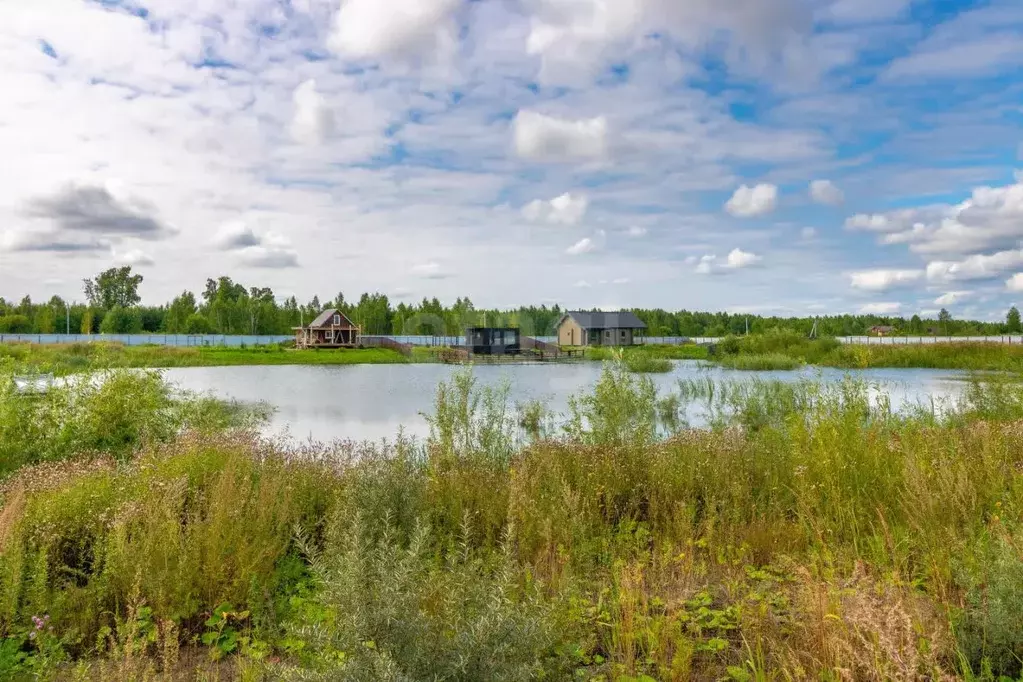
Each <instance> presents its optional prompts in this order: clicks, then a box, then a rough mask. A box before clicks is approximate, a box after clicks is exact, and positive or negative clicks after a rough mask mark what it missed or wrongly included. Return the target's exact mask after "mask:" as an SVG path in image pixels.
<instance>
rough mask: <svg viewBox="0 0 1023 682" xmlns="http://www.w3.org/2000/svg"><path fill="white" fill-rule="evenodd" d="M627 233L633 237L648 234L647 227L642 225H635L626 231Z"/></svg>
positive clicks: (637, 237)
mask: <svg viewBox="0 0 1023 682" xmlns="http://www.w3.org/2000/svg"><path fill="white" fill-rule="evenodd" d="M626 234H627V235H629V236H630V237H632V238H633V239H639V238H640V237H645V236H646V234H647V229H646V228H645V227H643V226H641V225H633V226H632V227H630V228H629V229H628V230H627V231H626Z"/></svg>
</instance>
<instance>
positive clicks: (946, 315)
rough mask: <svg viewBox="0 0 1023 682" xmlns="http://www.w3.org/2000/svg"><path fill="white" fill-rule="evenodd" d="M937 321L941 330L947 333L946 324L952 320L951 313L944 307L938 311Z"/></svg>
mask: <svg viewBox="0 0 1023 682" xmlns="http://www.w3.org/2000/svg"><path fill="white" fill-rule="evenodd" d="M938 322H940V323H941V331H943V332H944V333H945V335H946V336H947V335H948V326H949V324H950V323H951V322H952V313H950V312H948V311H947V310H945V309H944V308H942V309H941V312H940V313H938Z"/></svg>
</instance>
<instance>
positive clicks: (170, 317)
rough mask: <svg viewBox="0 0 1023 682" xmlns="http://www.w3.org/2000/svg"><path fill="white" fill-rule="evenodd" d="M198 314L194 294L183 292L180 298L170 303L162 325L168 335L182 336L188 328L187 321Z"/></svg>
mask: <svg viewBox="0 0 1023 682" xmlns="http://www.w3.org/2000/svg"><path fill="white" fill-rule="evenodd" d="M197 312H199V309H198V308H197V307H196V302H195V294H193V293H192V292H191V291H184V292H182V293H181V295H180V296H178V297H177V298H175V299H174V300H173V301H171V304H170V307H169V308H168V309H167V316H166V317H165V318H164V325H165V327H166V329H167V332H168V333H170V334H182V333H185V330H186V329H187V326H188V320H189V318H191V317H192V315H195V314H196V313H197Z"/></svg>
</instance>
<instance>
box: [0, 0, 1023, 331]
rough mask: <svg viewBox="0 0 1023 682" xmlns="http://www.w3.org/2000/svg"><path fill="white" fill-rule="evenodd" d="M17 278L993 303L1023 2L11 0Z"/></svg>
mask: <svg viewBox="0 0 1023 682" xmlns="http://www.w3.org/2000/svg"><path fill="white" fill-rule="evenodd" d="M0 65H3V66H2V68H0V93H3V94H2V95H0V152H2V161H0V296H3V297H5V298H7V299H8V300H10V299H15V300H17V299H20V298H21V297H22V296H23V295H25V294H30V295H31V296H32V297H33V298H34V299H42V298H49V297H50V296H52V295H54V294H57V295H61V296H63V297H66V298H72V299H77V300H81V299H82V298H83V296H82V292H81V280H82V279H83V278H85V277H89V276H92V275H94V274H96V273H98V272H100V271H102V270H104V269H107V268H109V267H113V266H119V265H124V264H129V265H131V266H133V267H134V268H135V269H136V270H137V271H138V272H140V273H141V274H143V275H144V277H145V281H144V283H143V285H142V289H141V294H142V296H143V298H144V299H145V300H146V301H147V302H153V303H155V302H163V301H166V300H169V299H170V298H171V297H173V296H175V295H177V294H178V293H180V292H181V291H183V290H185V289H188V290H192V291H201V290H202V288H203V286H204V284H205V281H206V279H207V278H210V277H214V278H215V277H218V276H221V275H228V276H230V277H232V278H234V279H235V280H236V281H239V282H241V283H243V284H245V285H247V286H270V287H272V288H273V289H274V291H275V293H276V294H277V295H278V296H279V297H282V298H283V297H286V296H291V295H295V296H297V297H298V298H299V299H300V300H308V299H310V298H311V297H312V296H313V295H314V294H318V295H320V296H321V297H328V298H332V297H333V296H334V295H335V294H336V293H338V292H345V294H346V296H347V297H349V298H351V297H352V296H356V295H358V294H359V293H361V292H363V291H378V292H381V293H385V294H387V295H388V296H390V297H391V298H392V299H393V300H394V301H400V300H419V299H421V298H422V297H424V296H429V297H433V296H436V297H438V298H440V299H441V300H442V301H453V300H454V299H455V298H456V297H459V296H469V297H471V299H472V300H473V301H474V302H475V303H476V304H477V306H487V307H502V308H503V307H517V306H519V305H528V304H541V303H544V304H553V303H559V304H561V305H562V306H566V307H570V308H590V307H603V308H606V309H614V308H619V307H662V308H666V309H671V310H677V309H682V308H688V309H699V310H728V311H734V312H750V313H760V314H778V315H786V316H788V315H798V316H804V315H828V314H839V313H857V312H860V313H871V312H873V313H881V314H892V315H903V316H910V315H913V314H917V313H919V314H923V315H930V316H935V315H936V314H937V312H938V310H939V309H940V308H947V309H948V310H949V311H950V312H951V313H952V314H953V316H955V317H959V318H966V317H969V318H974V319H997V318H1003V317H1004V315H1005V311H1006V310H1007V309H1008V308H1009V306H1011V305H1013V304H1016V303H1017V302H1023V172H1020V169H1021V168H1023V132H1021V131H1023V77H1021V76H1023V3H1021V2H1019V0H986V1H976V2H970V1H967V0H931V1H929V2H928V1H924V0H917V1H914V0H98V1H97V0H32V2H25V1H22V0H0Z"/></svg>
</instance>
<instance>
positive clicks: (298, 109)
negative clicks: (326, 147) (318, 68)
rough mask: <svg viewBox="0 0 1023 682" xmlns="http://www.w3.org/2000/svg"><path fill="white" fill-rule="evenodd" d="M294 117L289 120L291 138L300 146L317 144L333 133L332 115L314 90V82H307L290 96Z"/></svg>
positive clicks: (324, 101)
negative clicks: (293, 106)
mask: <svg viewBox="0 0 1023 682" xmlns="http://www.w3.org/2000/svg"><path fill="white" fill-rule="evenodd" d="M292 101H293V102H294V105H295V117H294V118H293V119H292V120H291V136H292V137H293V138H295V140H296V141H297V142H300V143H302V144H309V145H312V144H319V143H321V142H323V141H324V140H325V139H326V138H327V137H328V136H329V135H330V134H331V133H332V132H333V131H334V113H333V112H332V111H331V110H330V108H329V107H328V106H327V101H326V99H324V97H323V95H321V94H320V93H319V92H318V91H317V90H316V81H315V80H307V81H306V82H305V83H302V85H300V86H298V87H297V88H296V89H295V94H294V95H293V96H292Z"/></svg>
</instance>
